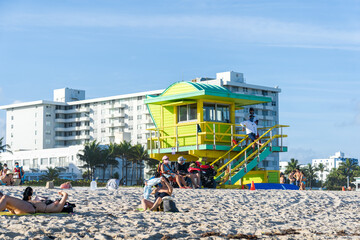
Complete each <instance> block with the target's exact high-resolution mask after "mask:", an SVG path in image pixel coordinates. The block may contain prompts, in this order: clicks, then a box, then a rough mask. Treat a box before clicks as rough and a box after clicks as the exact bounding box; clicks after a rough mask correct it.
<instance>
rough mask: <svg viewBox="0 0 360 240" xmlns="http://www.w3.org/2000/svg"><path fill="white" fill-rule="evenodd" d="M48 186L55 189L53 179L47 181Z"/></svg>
mask: <svg viewBox="0 0 360 240" xmlns="http://www.w3.org/2000/svg"><path fill="white" fill-rule="evenodd" d="M45 187H46V188H49V189H53V188H54V182H53V181H49V182H46V186H45Z"/></svg>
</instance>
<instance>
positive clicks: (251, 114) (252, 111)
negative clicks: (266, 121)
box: [248, 107, 259, 122]
mask: <svg viewBox="0 0 360 240" xmlns="http://www.w3.org/2000/svg"><path fill="white" fill-rule="evenodd" d="M254 112H255V110H254V108H253V107H251V108H249V115H248V119H250V117H251V116H252V117H253V118H254V122H256V121H258V120H259V118H258V117H257V116H256V114H255V113H254Z"/></svg>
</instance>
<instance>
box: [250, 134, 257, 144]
mask: <svg viewBox="0 0 360 240" xmlns="http://www.w3.org/2000/svg"><path fill="white" fill-rule="evenodd" d="M248 136H249V138H250V139H251V142H253V141H255V140H256V135H255V133H249V134H248Z"/></svg>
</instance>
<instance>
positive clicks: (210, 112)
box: [203, 103, 230, 123]
mask: <svg viewBox="0 0 360 240" xmlns="http://www.w3.org/2000/svg"><path fill="white" fill-rule="evenodd" d="M203 111H204V121H212V122H225V123H229V122H230V109H229V105H221V104H210V103H206V104H204V109H203Z"/></svg>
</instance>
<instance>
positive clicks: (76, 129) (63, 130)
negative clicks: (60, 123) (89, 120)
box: [55, 126, 90, 132]
mask: <svg viewBox="0 0 360 240" xmlns="http://www.w3.org/2000/svg"><path fill="white" fill-rule="evenodd" d="M81 130H90V126H80V127H67V128H64V127H56V128H55V131H56V132H72V131H81Z"/></svg>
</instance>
